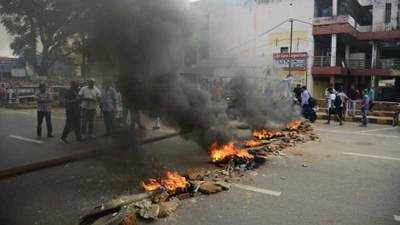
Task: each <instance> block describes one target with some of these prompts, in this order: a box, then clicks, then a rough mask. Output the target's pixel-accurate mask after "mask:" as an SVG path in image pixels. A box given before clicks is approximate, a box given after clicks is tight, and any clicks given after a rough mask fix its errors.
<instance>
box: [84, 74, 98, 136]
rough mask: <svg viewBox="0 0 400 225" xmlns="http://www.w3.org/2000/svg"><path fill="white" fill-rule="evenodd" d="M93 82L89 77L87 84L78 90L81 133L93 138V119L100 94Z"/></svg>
mask: <svg viewBox="0 0 400 225" xmlns="http://www.w3.org/2000/svg"><path fill="white" fill-rule="evenodd" d="M94 83H95V81H94V79H89V80H88V86H85V87H83V88H82V89H81V90H80V91H79V96H80V98H81V100H82V104H81V107H82V123H83V124H82V134H84V135H85V137H88V138H94V133H93V130H94V119H95V116H96V108H97V106H98V103H99V100H100V96H101V94H100V91H99V89H97V87H95V86H94Z"/></svg>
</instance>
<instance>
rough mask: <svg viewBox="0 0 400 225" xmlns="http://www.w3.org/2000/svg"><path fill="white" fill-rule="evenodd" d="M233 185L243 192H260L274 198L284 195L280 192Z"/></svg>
mask: <svg viewBox="0 0 400 225" xmlns="http://www.w3.org/2000/svg"><path fill="white" fill-rule="evenodd" d="M231 185H232V186H233V187H236V188H239V189H242V190H246V191H253V192H258V193H262V194H267V195H272V196H276V197H279V196H280V195H281V194H282V192H279V191H271V190H267V189H262V188H256V187H252V186H247V185H243V184H231Z"/></svg>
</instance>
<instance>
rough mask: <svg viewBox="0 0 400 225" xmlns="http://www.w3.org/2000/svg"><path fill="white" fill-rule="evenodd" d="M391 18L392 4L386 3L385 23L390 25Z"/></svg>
mask: <svg viewBox="0 0 400 225" xmlns="http://www.w3.org/2000/svg"><path fill="white" fill-rule="evenodd" d="M391 18H392V3H386V6H385V23H390V21H391Z"/></svg>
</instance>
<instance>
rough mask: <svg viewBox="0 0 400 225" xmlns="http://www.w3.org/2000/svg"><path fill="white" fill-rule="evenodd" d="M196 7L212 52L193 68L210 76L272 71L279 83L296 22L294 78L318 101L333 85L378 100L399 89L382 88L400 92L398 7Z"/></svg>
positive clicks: (260, 1) (268, 1)
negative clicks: (370, 93) (372, 91)
mask: <svg viewBox="0 0 400 225" xmlns="http://www.w3.org/2000/svg"><path fill="white" fill-rule="evenodd" d="M194 7H195V8H196V9H199V11H201V13H203V18H206V19H204V21H203V23H204V24H205V25H204V26H203V28H205V29H203V32H201V33H202V34H203V39H206V40H207V41H203V42H207V43H208V44H207V45H206V46H207V48H206V49H208V50H209V51H208V54H205V55H206V56H208V57H205V58H202V57H198V61H197V64H196V65H200V67H201V66H204V67H207V66H209V67H210V68H211V69H209V70H208V71H207V72H208V73H211V74H213V75H216V76H221V75H222V76H229V75H234V74H235V72H236V71H238V70H239V71H240V70H242V71H243V70H246V71H247V74H254V75H255V76H263V71H265V70H266V69H267V70H268V69H271V70H272V71H273V72H272V73H273V74H275V75H277V76H278V77H280V78H284V77H285V76H286V75H287V74H288V63H289V54H288V53H289V51H290V40H291V39H290V26H291V23H290V22H289V21H288V20H289V19H290V18H293V19H294V22H293V36H292V52H293V53H292V60H291V61H292V70H293V72H292V74H293V75H294V77H295V82H296V83H301V84H307V86H308V88H309V90H310V91H312V92H313V94H314V95H315V96H316V97H317V98H323V95H324V90H325V89H326V88H328V87H338V86H343V87H344V89H345V90H347V89H349V88H350V87H351V86H352V85H353V86H354V87H355V88H356V89H363V88H366V87H368V86H373V87H375V88H376V89H377V92H378V95H379V96H378V97H379V98H381V99H382V100H387V99H390V98H392V99H393V98H394V97H393V96H395V95H396V93H383V92H385V90H391V91H392V92H393V91H394V92H396V90H397V91H398V90H399V89H395V88H387V87H388V86H392V87H393V86H395V87H396V85H397V86H398V85H399V75H400V70H399V69H400V29H399V28H400V22H399V18H400V17H399V14H400V12H399V0H230V1H228V0H202V1H198V2H196V3H195V5H194ZM203 51H204V49H203ZM203 55H204V54H203ZM210 65H211V66H210ZM202 71H204V70H202ZM397 88H398V87H397ZM381 92H382V93H381ZM389 92H390V91H389ZM387 96H389V97H387Z"/></svg>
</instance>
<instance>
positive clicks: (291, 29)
mask: <svg viewBox="0 0 400 225" xmlns="http://www.w3.org/2000/svg"><path fill="white" fill-rule="evenodd" d="M289 22H290V47H289V74H288V75H289V76H292V51H293V18H290V19H289Z"/></svg>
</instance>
